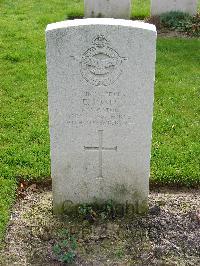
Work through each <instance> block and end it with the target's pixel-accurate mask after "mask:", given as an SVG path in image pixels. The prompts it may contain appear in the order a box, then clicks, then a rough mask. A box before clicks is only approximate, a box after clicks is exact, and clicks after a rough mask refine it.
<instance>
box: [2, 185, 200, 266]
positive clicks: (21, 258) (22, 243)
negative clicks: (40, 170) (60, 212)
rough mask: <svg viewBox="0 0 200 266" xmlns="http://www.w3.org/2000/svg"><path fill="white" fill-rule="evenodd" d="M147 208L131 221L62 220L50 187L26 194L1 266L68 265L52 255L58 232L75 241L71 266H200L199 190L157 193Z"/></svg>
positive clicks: (16, 212)
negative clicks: (66, 232)
mask: <svg viewBox="0 0 200 266" xmlns="http://www.w3.org/2000/svg"><path fill="white" fill-rule="evenodd" d="M149 207H150V209H149V213H148V214H147V215H146V216H134V217H132V218H131V219H130V218H129V219H126V218H115V219H106V220H105V219H103V218H97V219H96V221H93V222H92V223H91V222H89V221H88V220H83V219H82V220H80V219H74V218H72V217H65V219H64V220H59V218H56V217H54V216H53V214H52V193H51V191H50V190H49V189H38V190H37V189H34V192H33V190H30V191H27V193H26V196H25V198H24V199H18V200H17V202H16V204H15V206H14V207H13V211H12V215H11V219H10V223H9V227H8V230H7V235H6V239H5V247H4V249H3V250H2V251H1V252H0V265H3V266H6V265H65V264H62V263H61V262H59V261H58V259H56V257H55V256H54V254H53V252H52V246H53V245H54V244H55V240H56V239H57V236H58V230H59V229H60V228H66V229H68V230H69V231H70V233H71V234H72V235H74V236H75V237H76V239H77V242H78V247H77V250H76V257H75V262H74V264H73V265H195V266H197V265H200V257H199V255H200V190H190V191H187V190H185V191H184V190H182V191H175V190H170V191H169V190H164V191H162V190H161V191H160V192H156V191H154V192H151V193H150V196H149Z"/></svg>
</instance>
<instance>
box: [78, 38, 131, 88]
mask: <svg viewBox="0 0 200 266" xmlns="http://www.w3.org/2000/svg"><path fill="white" fill-rule="evenodd" d="M125 60H127V58H124V57H120V55H119V54H118V53H117V52H116V51H115V50H114V49H113V48H112V47H110V45H109V42H108V41H107V40H106V38H105V37H104V36H103V35H98V36H97V37H96V38H95V39H94V41H93V45H92V47H91V48H89V49H88V50H87V51H86V52H85V53H84V54H83V56H82V58H81V61H80V66H81V74H82V76H83V78H84V79H85V80H86V81H87V82H89V83H91V84H92V85H95V86H100V85H103V86H108V85H110V84H112V83H114V82H115V81H116V80H117V79H118V78H119V76H120V75H121V73H122V70H123V69H122V66H123V61H125Z"/></svg>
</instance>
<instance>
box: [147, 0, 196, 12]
mask: <svg viewBox="0 0 200 266" xmlns="http://www.w3.org/2000/svg"><path fill="white" fill-rule="evenodd" d="M197 2H198V0H151V15H152V16H156V15H160V14H163V13H166V12H170V11H181V12H184V13H189V14H190V15H195V14H196V13H197Z"/></svg>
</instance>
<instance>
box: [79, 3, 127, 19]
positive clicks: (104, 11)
mask: <svg viewBox="0 0 200 266" xmlns="http://www.w3.org/2000/svg"><path fill="white" fill-rule="evenodd" d="M84 7H85V17H86V18H123V19H129V18H130V15H131V0H123V1H122V0H85V1H84Z"/></svg>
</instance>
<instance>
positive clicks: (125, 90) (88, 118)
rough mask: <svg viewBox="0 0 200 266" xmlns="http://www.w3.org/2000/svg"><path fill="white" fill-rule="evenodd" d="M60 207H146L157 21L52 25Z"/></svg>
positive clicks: (52, 117) (52, 115)
mask: <svg viewBox="0 0 200 266" xmlns="http://www.w3.org/2000/svg"><path fill="white" fill-rule="evenodd" d="M46 43H47V68H48V94H49V126H50V141H51V174H52V179H53V201H54V211H55V212H61V211H62V207H63V206H64V205H67V203H69V202H71V203H74V204H79V203H91V202H96V201H98V202H106V201H107V200H113V202H116V203H120V204H126V203H130V204H132V205H133V206H137V208H138V210H140V211H142V209H143V208H144V209H145V207H146V206H147V197H148V191H149V175H150V151H151V133H152V113H153V95H154V74H155V73H154V72H155V54H156V29H155V26H153V25H151V24H147V23H143V22H137V21H135V22H133V21H128V20H117V19H116V20H115V19H83V20H73V21H64V22H59V23H54V24H50V25H48V26H47V29H46Z"/></svg>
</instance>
